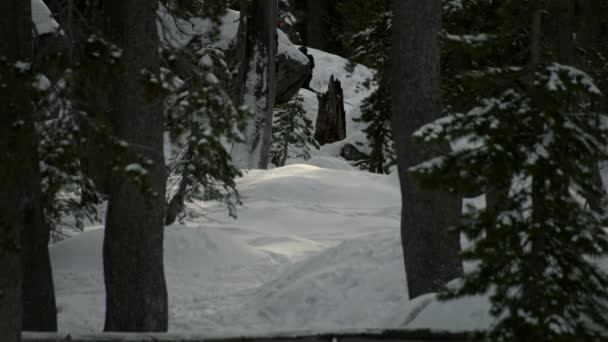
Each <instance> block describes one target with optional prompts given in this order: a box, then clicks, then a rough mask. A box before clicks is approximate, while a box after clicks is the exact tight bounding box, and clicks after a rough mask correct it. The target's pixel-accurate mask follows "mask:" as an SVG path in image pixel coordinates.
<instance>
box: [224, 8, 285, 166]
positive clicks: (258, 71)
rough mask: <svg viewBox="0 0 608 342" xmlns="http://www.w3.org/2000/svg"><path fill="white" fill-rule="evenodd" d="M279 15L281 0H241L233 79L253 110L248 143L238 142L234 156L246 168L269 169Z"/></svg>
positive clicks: (241, 101) (236, 91)
mask: <svg viewBox="0 0 608 342" xmlns="http://www.w3.org/2000/svg"><path fill="white" fill-rule="evenodd" d="M277 18H278V7H277V0H251V1H243V2H241V21H240V25H239V37H238V39H239V43H238V45H239V47H238V51H237V60H238V61H241V64H240V65H239V70H238V75H237V77H236V79H235V80H233V85H234V97H235V100H236V102H237V103H239V104H241V105H244V106H246V107H247V108H248V109H249V110H250V111H251V112H252V117H251V118H250V119H249V120H248V123H247V127H246V130H245V134H244V135H245V139H244V142H242V143H238V144H235V145H234V146H233V148H232V151H231V155H232V159H233V160H234V162H235V163H236V165H238V166H239V167H241V168H245V169H253V168H260V169H265V168H267V167H268V162H269V158H270V144H271V139H272V118H273V113H274V106H275V98H276V77H275V76H276V56H277V47H278V46H277V28H276V26H277Z"/></svg>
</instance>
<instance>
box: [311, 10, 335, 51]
mask: <svg viewBox="0 0 608 342" xmlns="http://www.w3.org/2000/svg"><path fill="white" fill-rule="evenodd" d="M329 4H330V0H306V45H307V46H310V47H312V48H315V49H319V50H325V48H326V45H327V39H326V38H327V33H328V32H327V31H328V28H329V25H327V17H328V15H329V13H328V5H329Z"/></svg>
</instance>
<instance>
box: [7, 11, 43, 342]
mask: <svg viewBox="0 0 608 342" xmlns="http://www.w3.org/2000/svg"><path fill="white" fill-rule="evenodd" d="M31 10H32V9H31V3H30V1H22V0H3V1H0V13H3V16H2V19H0V56H3V57H4V58H6V62H7V63H6V64H4V62H0V63H2V65H0V68H2V72H1V73H0V75H1V76H0V79H1V82H2V83H4V84H8V87H3V89H2V91H1V92H0V110H1V111H2V115H0V165H2V167H1V168H0V336H1V337H2V341H3V342H15V341H21V328H22V310H23V307H22V305H23V304H22V291H23V288H22V286H23V260H22V255H21V253H20V250H19V249H20V244H21V243H22V242H21V241H20V240H21V235H22V233H23V231H24V229H25V224H26V222H25V214H26V210H27V207H28V206H31V205H32V201H33V200H34V199H33V198H32V197H30V194H29V192H30V190H31V189H32V187H34V186H36V184H34V182H35V181H36V175H37V176H38V179H39V170H38V156H37V152H36V151H37V146H36V140H35V131H34V123H33V115H32V106H31V98H30V89H31V80H32V79H31V78H30V76H31V74H30V70H29V65H30V64H29V63H31V62H32V60H33V41H32V30H33V27H32V19H31V18H32V16H31V15H32V14H31ZM18 62H19V63H20V65H19V66H20V68H21V69H22V70H23V71H22V72H19V71H17V70H16V68H15V66H16V64H17V63H18ZM32 177H33V178H32ZM37 186H38V187H40V184H39V183H38V184H37Z"/></svg>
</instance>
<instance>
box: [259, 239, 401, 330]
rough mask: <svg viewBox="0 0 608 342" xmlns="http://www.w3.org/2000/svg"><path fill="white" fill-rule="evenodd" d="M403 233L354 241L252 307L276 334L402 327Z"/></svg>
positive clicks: (302, 268) (270, 287) (295, 272)
mask: <svg viewBox="0 0 608 342" xmlns="http://www.w3.org/2000/svg"><path fill="white" fill-rule="evenodd" d="M399 241H400V239H399V237H398V234H397V232H395V231H394V232H392V233H386V234H379V235H378V234H370V235H369V236H366V237H364V238H361V239H356V240H348V241H345V242H343V243H341V244H339V245H337V246H335V247H333V248H330V249H328V250H327V251H325V252H323V253H321V254H319V255H317V256H315V257H313V258H311V259H309V260H307V261H305V262H302V263H301V264H298V265H296V266H294V267H293V268H292V269H291V270H289V272H287V273H286V274H283V275H282V276H281V277H280V278H279V279H277V280H274V281H272V282H269V283H266V284H264V285H262V286H261V287H260V291H258V292H257V293H256V294H255V297H254V300H253V301H252V303H251V306H252V307H255V308H259V309H258V311H257V313H256V314H257V315H259V316H261V317H264V318H265V319H266V320H267V321H268V329H269V331H270V332H277V331H280V330H283V331H285V330H286V331H297V330H301V329H302V328H305V329H306V330H310V331H329V330H332V329H333V330H336V329H344V328H348V329H371V328H376V329H383V328H397V327H398V325H395V324H391V323H392V321H394V317H392V316H393V315H394V313H395V311H398V310H403V308H405V307H406V306H407V290H406V288H405V274H404V272H403V261H402V260H403V257H402V253H401V246H400V242H399Z"/></svg>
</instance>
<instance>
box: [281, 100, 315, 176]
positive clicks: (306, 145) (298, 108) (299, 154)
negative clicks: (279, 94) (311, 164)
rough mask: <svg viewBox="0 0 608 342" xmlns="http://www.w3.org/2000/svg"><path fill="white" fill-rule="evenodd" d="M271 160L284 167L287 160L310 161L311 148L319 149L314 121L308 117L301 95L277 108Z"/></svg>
mask: <svg viewBox="0 0 608 342" xmlns="http://www.w3.org/2000/svg"><path fill="white" fill-rule="evenodd" d="M272 132H273V133H272V135H273V137H272V148H271V150H270V158H271V161H272V163H273V164H274V165H276V166H284V165H285V162H286V161H287V159H290V158H302V159H310V151H311V147H316V148H318V147H319V145H318V144H317V142H316V141H315V139H314V129H313V127H312V120H310V119H309V118H307V117H306V111H305V110H304V98H303V97H302V95H300V94H296V96H295V97H294V98H293V99H291V100H290V101H289V102H288V103H287V104H285V105H283V106H281V107H279V108H277V110H276V111H275V117H274V121H273V128H272Z"/></svg>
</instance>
